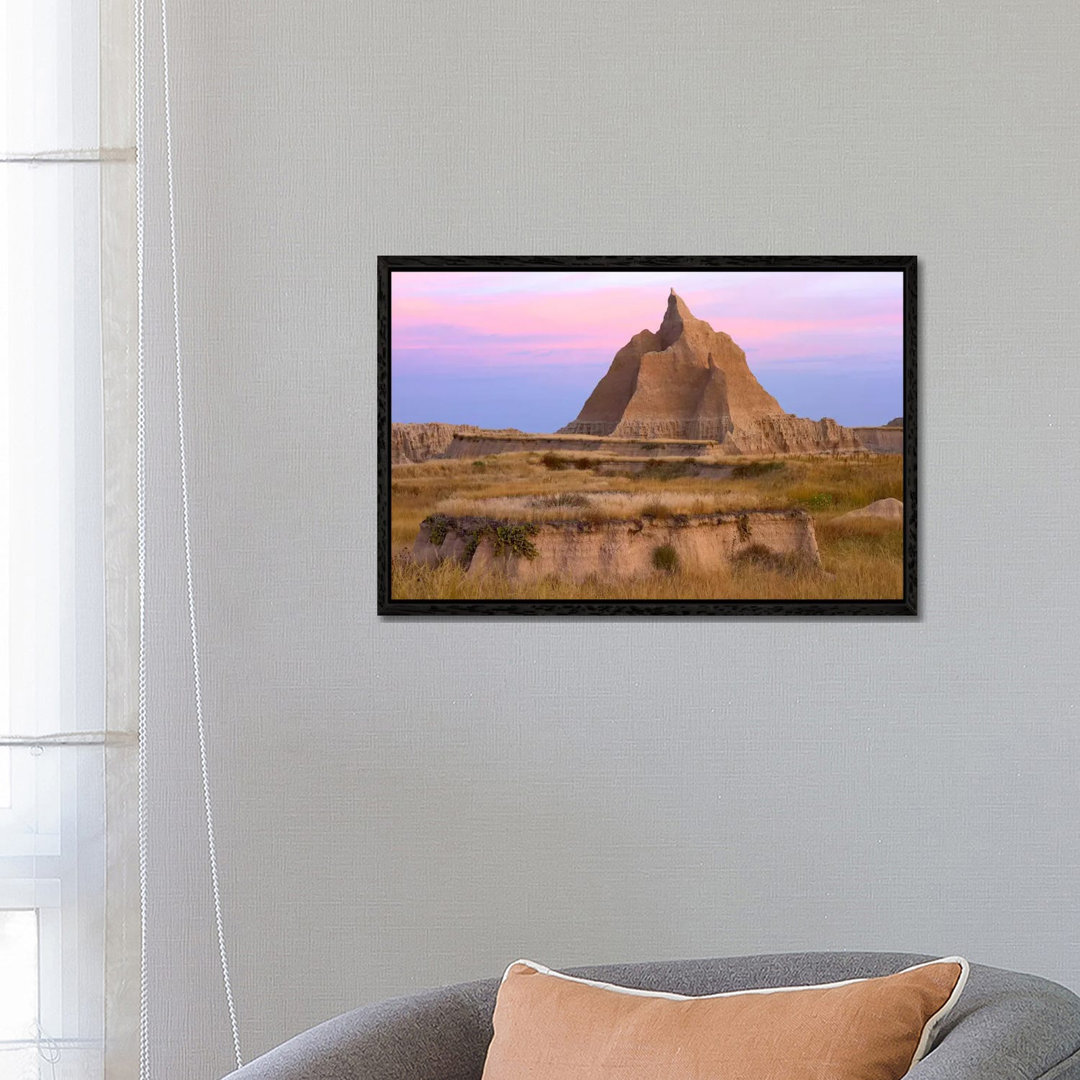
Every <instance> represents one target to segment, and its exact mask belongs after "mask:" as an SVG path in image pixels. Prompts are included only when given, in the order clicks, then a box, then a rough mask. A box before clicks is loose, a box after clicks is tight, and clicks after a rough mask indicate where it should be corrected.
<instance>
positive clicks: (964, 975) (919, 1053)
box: [502, 956, 971, 1068]
mask: <svg viewBox="0 0 1080 1080" xmlns="http://www.w3.org/2000/svg"><path fill="white" fill-rule="evenodd" d="M932 964H959V965H960V978H959V979H957V980H956V985H955V986H954V987H953V991H952V993H951V994H950V995H949V998H948V1000H947V1001H946V1002H945V1004H944V1005H942V1006H941V1008H940V1009H938V1011H937V1012H936V1013H934V1015H933V1016H931V1017H930V1019H929V1020H927V1021H926V1023H925V1024H924V1025H923V1029H922V1035H921V1037H920V1038H919V1045H918V1046H916V1047H915V1054H914V1056H913V1057H912V1059H911V1065H917V1064H918V1063H919V1062H920V1061H922V1059H923V1058H924V1057H925V1056H926V1054H927V1051H928V1050H929V1049H930V1042H931V1040H932V1039H933V1037H934V1032H935V1031H936V1030H937V1028H938V1026H939V1025H940V1024H941V1022H942V1021H943V1020H944V1019H945V1017H947V1016H948V1015H949V1013H950V1012H952V1010H953V1008H954V1006H955V1005H956V1002H957V1001H958V1000H959V998H960V994H961V992H962V991H963V989H964V987H965V986H966V985H967V980H968V974H969V973H970V971H971V965H970V964H968V962H967V961H966V960H965V959H964V958H963V957H962V956H943V957H942V958H941V959H940V960H927V961H925V962H924V963H922V964H913V965H912V966H911V967H909V968H904V969H903V970H901V971H894V972H892V974H893V975H904V974H906V973H907V972H909V971H918V970H919V969H920V968H924V967H930V966H931V965H932ZM518 966H521V967H527V968H532V970H533V971H535V972H536V973H537V974H538V975H551V976H552V977H553V978H556V979H566V980H567V982H575V983H582V984H583V985H585V986H595V987H597V989H600V990H611V991H614V992H615V993H616V994H632V995H635V996H637V997H650V998H666V999H667V1000H668V1001H690V1000H693V999H692V998H691V996H689V995H687V994H669V993H666V992H665V991H663V990H639V989H637V988H636V987H633V986H616V985H615V984H614V983H606V982H598V981H597V980H596V979H581V978H578V976H576V975H567V974H566V973H565V972H562V971H554V970H553V969H552V968H548V967H544V965H543V964H537V963H536V962H535V961H533V960H515V961H514V962H513V963H512V964H510V965H509V966H508V967H507V969H506V970H505V971H504V972H503V977H502V981H503V982H505V981H506V977H507V975H509V974H510V969H511V968H514V967H518ZM875 978H876V979H880V978H888V976H881V975H869V976H867V977H865V978H862V979H843V980H841V981H840V982H831V983H811V984H809V985H807V986H762V987H758V988H756V989H753V990H725V991H724V992H723V993H722V994H702V995H701V997H702V998H725V997H738V996H739V995H740V994H781V993H784V992H785V991H788V990H829V989H832V988H833V987H836V986H851V985H852V984H853V983H860V982H868V981H869V980H870V979H875ZM911 1065H909V1066H908V1068H911Z"/></svg>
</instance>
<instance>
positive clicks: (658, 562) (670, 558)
mask: <svg viewBox="0 0 1080 1080" xmlns="http://www.w3.org/2000/svg"><path fill="white" fill-rule="evenodd" d="M652 564H653V566H655V567H656V569H657V570H662V571H663V572H664V573H665V574H674V573H675V571H676V570H678V569H679V553H678V552H677V551H676V550H675V549H674V548H673V547H672V546H671V545H670V544H661V545H660V546H659V547H658V548H654V549H653V553H652Z"/></svg>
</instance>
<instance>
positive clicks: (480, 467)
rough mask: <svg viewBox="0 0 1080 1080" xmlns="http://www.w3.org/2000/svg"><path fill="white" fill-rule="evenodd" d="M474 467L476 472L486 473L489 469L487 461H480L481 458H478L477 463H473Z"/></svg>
mask: <svg viewBox="0 0 1080 1080" xmlns="http://www.w3.org/2000/svg"><path fill="white" fill-rule="evenodd" d="M472 467H473V468H474V469H475V470H476V471H477V472H484V471H485V470H486V469H487V462H486V461H483V460H482V459H480V458H477V459H476V460H475V461H474V462H473V463H472Z"/></svg>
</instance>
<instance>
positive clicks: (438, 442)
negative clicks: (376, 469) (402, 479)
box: [390, 424, 522, 465]
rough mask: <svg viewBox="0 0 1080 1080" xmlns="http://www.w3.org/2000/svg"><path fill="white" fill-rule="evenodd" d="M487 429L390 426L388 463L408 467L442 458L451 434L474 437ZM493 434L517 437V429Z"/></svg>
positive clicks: (425, 425)
mask: <svg viewBox="0 0 1080 1080" xmlns="http://www.w3.org/2000/svg"><path fill="white" fill-rule="evenodd" d="M487 431H488V429H487V428H481V427H476V426H475V425H473V424H391V425H390V464H391V465H411V464H417V463H419V462H421V461H427V460H428V459H429V458H433V457H442V456H443V455H444V454H445V453H446V451H447V449H448V448H449V446H450V443H451V442H453V439H454V436H455V435H477V434H481V433H486V432H487ZM497 434H505V435H520V434H522V433H521V432H520V431H518V430H517V428H503V429H501V430H500V431H499V432H497Z"/></svg>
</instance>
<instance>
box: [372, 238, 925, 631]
mask: <svg viewBox="0 0 1080 1080" xmlns="http://www.w3.org/2000/svg"><path fill="white" fill-rule="evenodd" d="M917 267H918V259H917V257H916V256H914V255H896V256H873V255H842V256H818V255H805V256H777V255H745V256H652V255H645V256H594V255H568V256H511V255H491V256H472V255H467V256H466V255H460V256H440V255H381V256H379V257H378V266H377V275H378V293H377V332H378V348H377V357H376V369H377V382H378V386H377V396H376V416H377V439H378V449H377V468H378V474H377V500H378V507H377V511H378V522H377V536H378V555H377V569H378V603H377V613H378V614H379V615H380V616H395V617H397V616H406V617H418V616H419V617H454V616H457V617H460V616H468V617H476V616H485V617H487V616H503V617H505V616H538V615H548V616H564V617H566V616H570V617H573V616H592V617H597V616H600V617H625V616H647V617H675V616H678V617H683V618H686V617H746V616H755V617H803V618H805V617H855V616H861V617H866V616H869V617H897V616H899V617H913V616H917V615H918V602H917V601H918V596H917V578H918V549H917V519H918V501H917V473H918V411H917V400H918V359H917V352H918V346H917V316H918V306H917ZM583 269H586V270H609V271H610V270H627V271H632V270H680V271H694V270H702V271H718V270H739V271H769V272H777V271H806V270H816V271H824V270H860V271H890V272H897V271H900V272H902V274H903V408H904V415H903V421H904V426H903V465H902V469H903V523H902V526H903V597H902V598H901V599H895V600H893V599H890V600H820V601H818V600H807V601H786V600H785V601H763V600H724V599H717V600H676V601H653V600H619V601H599V600H597V601H580V602H579V601H561V600H560V601H540V600H521V601H516V600H515V601H508V600H395V599H394V598H393V596H392V595H391V560H392V549H391V528H390V513H391V505H390V500H391V468H392V466H391V317H390V312H391V289H392V274H393V273H394V272H395V271H400V270H422V271H428V272H431V271H455V270H456V271H461V270H469V271H491V270H498V271H507V270H521V271H566V270H583Z"/></svg>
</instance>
